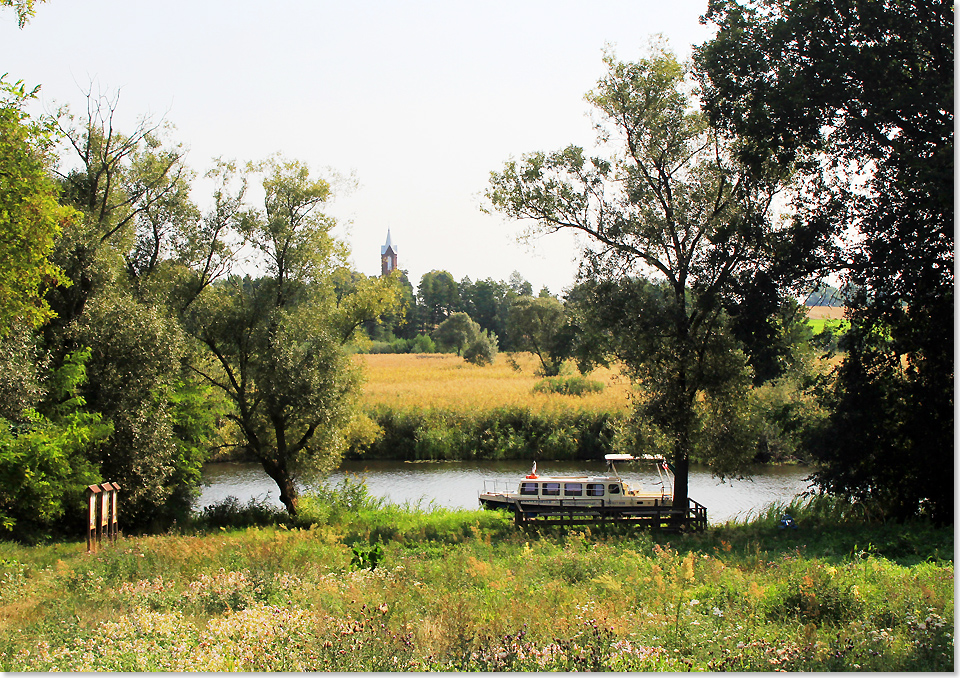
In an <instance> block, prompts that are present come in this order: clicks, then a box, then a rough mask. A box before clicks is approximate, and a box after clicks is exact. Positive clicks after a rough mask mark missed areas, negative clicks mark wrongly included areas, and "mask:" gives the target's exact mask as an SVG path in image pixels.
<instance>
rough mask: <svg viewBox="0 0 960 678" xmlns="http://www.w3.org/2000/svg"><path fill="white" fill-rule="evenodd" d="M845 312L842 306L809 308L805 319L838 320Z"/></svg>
mask: <svg viewBox="0 0 960 678" xmlns="http://www.w3.org/2000/svg"><path fill="white" fill-rule="evenodd" d="M846 311H847V309H846V308H845V307H843V306H809V307H807V317H808V318H810V319H811V320H839V319H840V318H842V317H843V314H844V313H846Z"/></svg>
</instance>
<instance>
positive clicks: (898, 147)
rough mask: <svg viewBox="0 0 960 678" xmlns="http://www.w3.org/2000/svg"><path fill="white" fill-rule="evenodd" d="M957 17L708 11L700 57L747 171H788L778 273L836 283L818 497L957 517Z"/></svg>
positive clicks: (752, 5) (839, 4) (827, 7)
mask: <svg viewBox="0 0 960 678" xmlns="http://www.w3.org/2000/svg"><path fill="white" fill-rule="evenodd" d="M953 19H954V11H953V5H952V3H948V2H943V1H940V0H883V1H876V0H804V1H803V2H787V1H786V0H756V1H754V2H749V3H739V2H731V1H729V0H712V1H711V3H710V6H709V9H708V12H707V14H706V16H705V20H706V21H710V22H713V23H715V24H716V25H717V27H718V32H717V35H716V38H715V39H713V40H711V41H710V42H708V43H706V44H705V45H703V46H701V47H700V48H699V49H698V50H697V52H696V56H695V60H696V62H697V67H698V70H699V73H700V79H701V81H702V83H703V86H704V102H705V108H706V110H707V111H708V113H709V115H710V117H711V118H712V119H713V121H714V122H715V123H716V124H717V125H719V126H720V127H722V128H723V129H725V130H728V131H731V132H735V133H737V134H739V135H741V136H742V138H744V139H745V140H746V143H745V144H744V147H743V154H742V157H743V158H744V160H745V161H746V162H748V163H749V164H750V165H751V166H753V167H761V166H763V164H765V163H767V162H770V161H771V160H776V161H780V162H782V161H788V162H792V163H794V164H795V166H796V167H797V169H798V176H799V177H800V178H801V179H802V181H801V188H802V190H801V191H800V192H799V193H798V197H797V200H796V201H795V206H796V214H797V217H796V219H795V222H794V225H793V227H792V236H793V237H792V239H791V241H790V246H789V247H785V248H784V250H783V253H782V254H783V256H782V257H781V271H782V272H791V271H792V272H796V271H801V272H806V273H808V274H810V275H811V276H818V275H819V276H823V275H826V274H827V273H831V272H833V273H838V274H840V275H842V276H844V277H845V278H846V280H845V282H847V283H850V284H848V285H846V289H847V290H848V291H849V293H848V298H847V299H846V303H847V306H848V309H849V318H850V320H851V325H852V326H851V329H850V330H849V331H848V332H847V335H846V340H847V348H848V351H847V353H846V357H845V359H844V363H843V366H842V367H841V369H840V370H839V371H838V374H837V377H838V378H837V381H836V389H835V392H834V394H833V397H832V399H831V400H832V401H831V406H832V408H833V410H834V415H833V417H832V419H831V425H830V432H829V433H828V436H827V437H828V438H829V440H830V441H831V442H830V444H829V445H828V446H825V447H823V448H822V449H821V450H820V456H821V458H820V463H821V469H820V472H819V473H818V480H819V482H820V484H821V486H822V487H824V488H826V489H827V490H829V491H831V492H835V493H837V494H840V495H845V496H850V497H855V498H860V499H866V498H874V499H877V500H879V501H880V502H882V503H883V504H884V506H885V508H886V510H887V511H889V512H890V514H892V515H897V516H909V515H915V514H916V513H918V512H921V511H923V512H927V513H929V514H931V515H934V516H936V517H937V518H938V519H940V520H952V516H953V486H952V481H951V478H952V477H953V473H952V469H953V350H954V349H953V346H954V344H953V341H954V339H953V286H954V263H953V249H954V214H953V195H954V194H953V181H954V179H953V153H954V151H953V130H954V114H953V102H954V92H953V69H954V56H953V46H954V20H953Z"/></svg>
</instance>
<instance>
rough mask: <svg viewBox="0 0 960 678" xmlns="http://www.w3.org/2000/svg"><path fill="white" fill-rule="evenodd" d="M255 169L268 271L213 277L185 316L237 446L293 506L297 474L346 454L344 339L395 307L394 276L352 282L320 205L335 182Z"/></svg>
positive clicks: (303, 171) (348, 412)
mask: <svg viewBox="0 0 960 678" xmlns="http://www.w3.org/2000/svg"><path fill="white" fill-rule="evenodd" d="M250 169H251V170H253V171H256V172H258V173H260V175H261V176H262V185H263V189H264V204H263V208H262V209H258V210H253V211H250V212H247V213H246V215H245V219H244V224H243V230H244V232H245V234H246V236H247V238H248V240H249V242H251V243H252V244H253V246H254V247H255V248H256V249H257V250H258V251H259V253H260V255H261V258H260V259H261V266H262V268H263V270H264V272H265V274H264V275H263V276H262V277H259V278H257V279H252V278H250V277H239V276H236V275H234V276H231V277H230V278H228V279H227V280H226V281H223V282H221V283H218V284H214V285H211V286H208V287H207V288H206V289H205V290H203V292H202V293H201V295H200V296H199V298H198V299H197V300H196V302H194V303H193V304H192V305H191V306H190V308H189V309H188V310H187V321H188V324H189V326H190V328H191V332H192V333H193V335H194V336H195V337H196V338H197V339H198V340H199V341H200V342H202V344H203V345H204V346H205V347H206V349H207V351H208V353H209V360H208V361H207V362H206V363H205V364H199V365H196V366H194V369H195V370H196V371H197V373H198V374H200V375H202V377H203V378H204V379H205V380H206V381H207V382H208V383H209V384H211V385H213V386H215V387H216V388H218V389H221V390H222V392H223V393H225V394H226V396H227V397H228V398H229V399H230V401H231V404H232V408H231V410H230V412H229V413H228V415H227V416H228V417H229V418H230V419H231V420H232V421H233V422H234V423H235V424H236V428H237V430H238V431H239V434H240V438H241V439H240V441H239V444H240V445H241V446H243V447H244V448H245V449H246V451H247V452H248V453H249V454H250V455H252V456H253V457H254V458H256V459H257V460H259V461H260V463H261V464H262V465H263V468H264V470H265V471H266V473H267V474H268V475H269V476H270V477H271V478H273V480H274V481H275V482H276V483H277V486H278V487H279V489H280V501H281V502H282V503H283V504H284V506H285V507H286V508H287V510H288V511H289V512H290V513H291V514H295V513H296V512H297V504H298V497H299V489H298V486H297V482H298V480H301V479H303V478H306V477H309V476H310V475H312V474H316V473H322V472H325V471H329V470H331V469H332V468H334V467H335V466H336V464H337V463H338V462H339V460H340V456H341V454H342V452H343V447H344V445H343V436H342V432H343V429H344V427H345V426H346V425H347V424H348V422H349V421H350V419H351V417H352V415H353V408H352V404H353V398H354V396H355V394H356V390H357V385H358V379H359V374H358V372H357V369H356V368H355V366H354V365H353V364H352V363H351V361H350V360H349V357H348V355H347V353H346V351H345V350H344V348H343V344H344V342H345V341H346V340H347V339H349V337H350V336H351V334H352V333H353V330H354V329H355V328H356V327H357V326H358V325H359V324H360V323H361V322H362V321H364V320H369V319H373V318H376V317H378V316H379V315H381V314H383V313H384V312H386V311H389V310H391V309H393V308H394V307H395V306H396V304H397V302H398V299H399V285H398V278H397V277H395V276H388V277H387V278H382V279H377V280H373V279H365V278H364V279H359V278H358V279H356V280H353V281H352V282H353V289H351V290H347V289H346V286H345V280H346V279H345V277H344V275H343V272H344V268H343V263H344V261H345V258H346V254H347V252H346V248H345V246H344V245H343V243H341V242H339V241H337V240H336V239H335V238H334V237H333V235H332V234H331V229H332V228H333V226H334V225H335V222H334V221H333V219H331V218H330V217H328V216H326V215H325V214H324V213H323V212H322V211H321V210H322V207H323V206H324V204H325V203H326V201H327V200H328V199H329V198H330V197H331V195H332V189H331V185H330V183H329V182H328V181H326V180H324V179H317V178H314V177H311V176H310V172H309V168H308V167H307V166H306V165H305V164H304V163H302V162H299V161H293V160H285V159H283V158H281V157H273V158H271V159H269V160H267V161H265V162H263V163H260V164H258V165H256V166H251V168H250ZM348 277H349V276H348Z"/></svg>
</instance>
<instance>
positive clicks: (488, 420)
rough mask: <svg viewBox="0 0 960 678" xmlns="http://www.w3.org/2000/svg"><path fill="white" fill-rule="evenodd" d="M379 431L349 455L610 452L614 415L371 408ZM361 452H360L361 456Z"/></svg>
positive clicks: (576, 455)
mask: <svg viewBox="0 0 960 678" xmlns="http://www.w3.org/2000/svg"><path fill="white" fill-rule="evenodd" d="M369 416H370V418H371V419H372V420H373V421H374V422H375V423H376V424H377V426H378V427H379V428H380V429H381V430H382V435H381V436H380V437H378V438H377V439H376V440H375V441H374V442H373V443H371V444H370V445H369V446H368V447H367V448H366V449H365V450H362V451H361V450H356V449H351V450H350V452H349V456H350V458H372V459H406V460H416V459H433V460H437V459H449V460H461V459H590V460H596V459H601V458H603V455H604V454H608V453H610V452H612V451H613V448H612V442H611V441H612V438H613V435H614V430H615V427H616V424H617V417H615V416H613V415H611V414H608V413H592V412H567V411H561V412H539V413H538V412H534V411H531V410H530V409H528V408H519V407H514V408H506V407H501V408H496V409H493V410H487V411H476V412H448V411H441V410H431V409H412V408H391V407H383V406H380V407H375V408H373V409H372V410H371V411H370V412H369ZM361 452H362V455H361Z"/></svg>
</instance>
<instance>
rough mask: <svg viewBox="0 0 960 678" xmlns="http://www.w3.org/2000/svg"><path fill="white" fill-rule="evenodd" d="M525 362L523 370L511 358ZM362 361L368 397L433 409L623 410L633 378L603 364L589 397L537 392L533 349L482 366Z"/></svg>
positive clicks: (387, 357) (428, 359) (448, 359)
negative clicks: (597, 388) (598, 386)
mask: <svg viewBox="0 0 960 678" xmlns="http://www.w3.org/2000/svg"><path fill="white" fill-rule="evenodd" d="M511 357H512V358H513V360H514V361H516V363H517V364H518V365H519V366H520V368H521V369H520V371H519V372H518V371H517V370H515V369H514V368H513V366H511V365H510V362H509V359H510V358H511ZM354 360H356V361H358V362H359V363H360V364H362V365H363V368H364V369H363V371H364V375H365V383H364V385H363V402H364V404H366V405H368V406H375V405H388V406H391V407H393V408H396V409H407V408H414V407H416V408H433V409H444V410H454V411H471V410H473V411H478V410H489V409H493V408H497V407H514V406H516V407H525V408H529V409H530V410H531V411H545V410H560V409H573V410H588V411H599V412H610V413H614V412H624V411H626V410H627V409H628V398H629V393H630V385H629V380H628V379H627V378H626V377H624V376H622V375H620V373H619V372H618V371H616V370H611V369H607V368H598V369H596V370H594V371H593V372H591V373H590V374H589V375H587V377H588V378H589V379H592V380H595V381H600V382H603V383H604V384H606V388H605V389H604V390H603V391H602V392H600V393H591V394H588V395H584V396H568V395H558V394H544V393H534V392H533V387H534V385H535V384H536V383H537V382H538V381H540V380H541V377H539V376H537V375H536V369H537V366H538V365H539V362H538V361H537V358H536V356H534V355H533V354H530V353H515V354H510V355H507V354H503V353H501V354H499V355H498V356H497V359H496V361H495V362H494V364H493V365H489V366H486V367H477V366H476V365H471V364H470V363H468V362H466V361H465V360H464V359H463V358H459V357H457V356H456V355H453V354H438V353H429V354H412V353H407V354H369V355H356V356H354Z"/></svg>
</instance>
